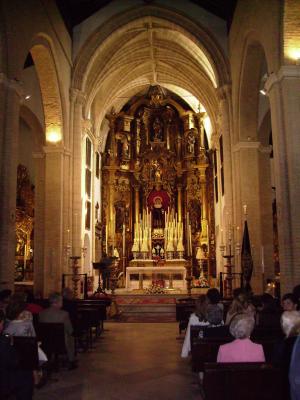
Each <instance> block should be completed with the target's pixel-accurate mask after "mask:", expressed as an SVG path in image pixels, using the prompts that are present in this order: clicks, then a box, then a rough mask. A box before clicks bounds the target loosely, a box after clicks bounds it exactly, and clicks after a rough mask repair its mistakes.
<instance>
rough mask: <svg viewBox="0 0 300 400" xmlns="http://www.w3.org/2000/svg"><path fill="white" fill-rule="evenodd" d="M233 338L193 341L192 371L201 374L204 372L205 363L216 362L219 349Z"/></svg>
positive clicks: (197, 339)
mask: <svg viewBox="0 0 300 400" xmlns="http://www.w3.org/2000/svg"><path fill="white" fill-rule="evenodd" d="M232 340H233V339H232V338H228V339H226V338H203V339H199V338H196V339H193V342H192V348H191V355H192V370H193V371H194V372H200V371H203V370H204V363H206V362H215V361H216V360H217V355H218V351H219V347H220V346H221V345H222V344H224V343H228V342H231V341H232Z"/></svg>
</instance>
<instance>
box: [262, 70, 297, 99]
mask: <svg viewBox="0 0 300 400" xmlns="http://www.w3.org/2000/svg"><path fill="white" fill-rule="evenodd" d="M284 79H300V65H283V66H282V67H281V68H280V69H279V70H278V71H277V72H272V73H271V74H270V75H269V76H268V78H267V80H266V82H265V89H266V91H267V93H268V92H270V91H271V90H272V88H273V86H274V85H275V84H277V83H280V82H281V81H283V80H284Z"/></svg>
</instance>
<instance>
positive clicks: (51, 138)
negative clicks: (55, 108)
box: [46, 129, 61, 144]
mask: <svg viewBox="0 0 300 400" xmlns="http://www.w3.org/2000/svg"><path fill="white" fill-rule="evenodd" d="M46 137H47V142H50V143H54V144H55V143H58V142H59V141H61V133H60V131H59V130H58V129H52V130H49V131H48V132H47V135H46Z"/></svg>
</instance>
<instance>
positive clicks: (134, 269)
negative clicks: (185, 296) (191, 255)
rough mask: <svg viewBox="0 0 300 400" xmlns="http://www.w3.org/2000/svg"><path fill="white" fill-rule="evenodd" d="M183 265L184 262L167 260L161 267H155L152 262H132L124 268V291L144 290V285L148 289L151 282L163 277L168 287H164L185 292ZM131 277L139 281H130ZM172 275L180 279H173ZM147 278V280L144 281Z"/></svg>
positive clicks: (184, 269) (184, 270)
mask: <svg viewBox="0 0 300 400" xmlns="http://www.w3.org/2000/svg"><path fill="white" fill-rule="evenodd" d="M185 263H186V261H185V260H167V261H166V262H165V264H164V265H163V266H155V265H154V263H153V261H152V260H133V261H131V262H130V266H129V267H127V268H126V289H127V290H133V289H144V288H145V283H146V286H147V287H150V286H151V284H152V281H156V280H160V279H161V278H159V276H163V279H164V280H165V281H166V280H167V282H168V285H165V286H168V287H169V288H170V289H173V288H174V289H183V290H185V289H186V280H185V278H186V268H185ZM131 275H138V276H139V280H138V281H134V280H131V279H130V277H131ZM174 275H181V279H174ZM147 277H148V279H146V278H147ZM149 278H150V279H149ZM146 281H148V282H146Z"/></svg>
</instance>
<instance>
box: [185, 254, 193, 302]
mask: <svg viewBox="0 0 300 400" xmlns="http://www.w3.org/2000/svg"><path fill="white" fill-rule="evenodd" d="M192 262H193V258H192V257H191V256H189V258H188V260H187V262H186V264H185V268H186V278H185V280H186V286H187V292H188V296H189V297H191V296H192V280H193V277H192Z"/></svg>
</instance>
